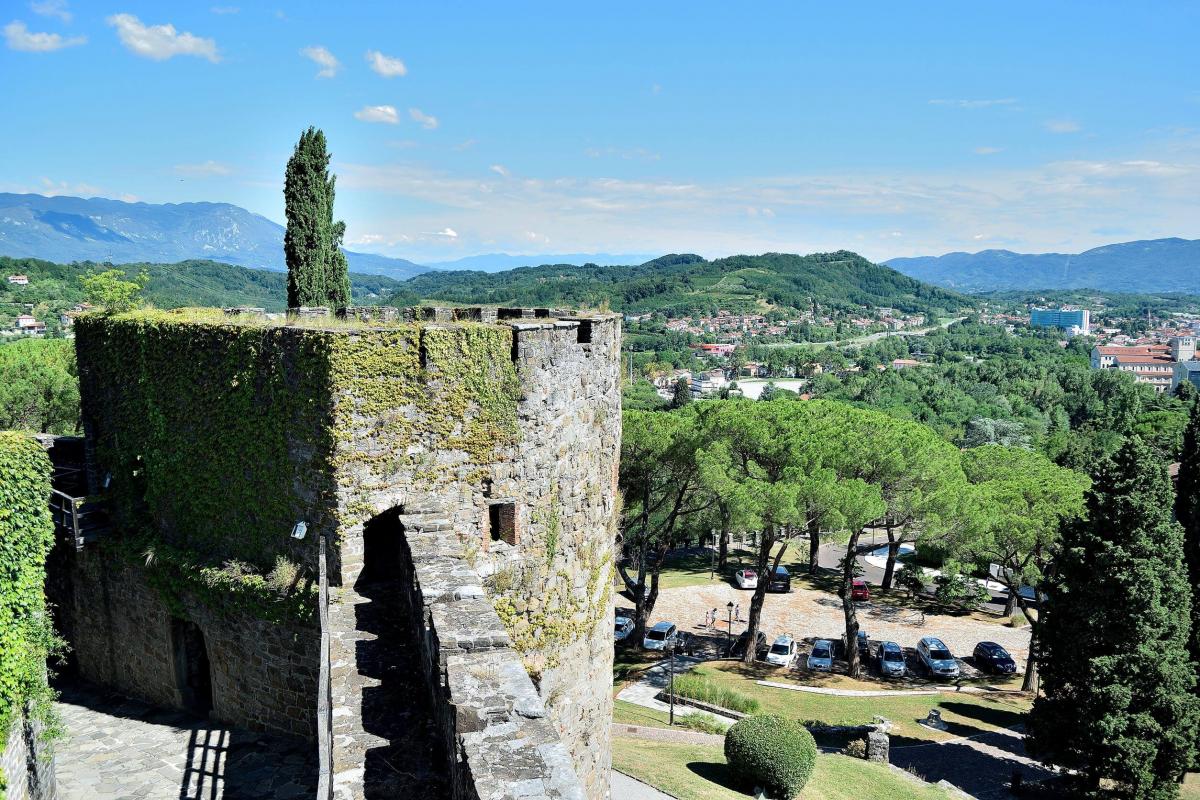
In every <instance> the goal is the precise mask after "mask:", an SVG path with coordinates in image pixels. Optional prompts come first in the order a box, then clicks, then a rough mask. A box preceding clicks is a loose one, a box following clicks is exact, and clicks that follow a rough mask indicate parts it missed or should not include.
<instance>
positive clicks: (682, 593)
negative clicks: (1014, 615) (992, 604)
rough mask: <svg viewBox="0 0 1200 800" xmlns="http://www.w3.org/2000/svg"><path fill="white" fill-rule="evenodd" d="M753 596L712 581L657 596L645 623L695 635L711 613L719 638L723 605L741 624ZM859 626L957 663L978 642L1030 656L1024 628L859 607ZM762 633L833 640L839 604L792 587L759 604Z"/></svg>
mask: <svg viewBox="0 0 1200 800" xmlns="http://www.w3.org/2000/svg"><path fill="white" fill-rule="evenodd" d="M752 594H753V592H751V591H750V590H745V589H736V588H734V587H733V586H731V585H729V584H727V583H716V582H714V583H713V584H712V585H709V586H682V587H679V588H676V589H666V590H663V591H661V592H660V593H659V596H658V602H657V603H656V604H655V608H654V614H653V616H652V617H651V618H650V622H651V624H653V623H655V622H659V621H662V620H670V621H671V622H674V623H675V624H676V625H678V626H679V629H680V630H683V631H691V632H695V633H699V632H701V631H703V630H704V624H703V623H704V614H705V612H706V611H710V610H712V609H713V608H716V609H718V612H719V616H720V618H721V619H720V621H719V622H718V624H717V630H718V631H719V632H720V633H722V634H723V633H724V631H725V618H726V616H727V612H726V604H727V603H729V602H731V601H732V602H734V603H739V604H741V607H742V619H743V620H744V619H745V618H746V617H747V616H748V615H749V613H750V598H751V595H752ZM858 622H859V625H860V626H861V628H862V629H863V630H865V631H866V632H867V633H868V634H869V635H870V637H871V640H872V641H893V642H898V643H899V644H900V646H902V647H905V648H912V647H915V646H916V644H917V641H918V640H919V639H920V638H921V637H923V636H937V637H938V638H939V639H941V640H942V641H943V642H945V643H946V645H947V646H948V647H949V648H950V652H952V653H954V655H956V656H958V657H959V658H960V659H961V658H964V657H967V656H970V655H971V651H972V650H973V649H974V648H975V645H976V643H978V642H981V641H992V642H998V643H1000V644H1001V645H1003V646H1004V647H1005V648H1006V649H1007V650H1008V651H1009V653H1011V654H1012V656H1013V658H1014V659H1015V660H1016V661H1017V664H1018V665H1019V666H1021V667H1023V666H1024V663H1025V658H1026V656H1027V655H1028V653H1029V631H1028V630H1027V629H1019V628H1009V627H1008V626H1006V625H1000V624H996V623H988V622H981V621H979V620H975V619H971V618H969V617H954V616H949V615H935V614H922V613H921V612H920V611H917V610H914V609H908V608H897V607H895V606H888V605H881V604H875V603H859V604H858ZM745 629H746V623H745V622H741V623H738V622H734V623H733V633H734V635H737V634H738V633H740V632H741V631H743V630H745ZM762 630H763V632H764V633H766V634H767V641H768V642H770V641H772V640H773V639H774V637H775V636H778V635H780V634H783V633H790V634H792V635H793V636H795V637H797V638H800V639H805V638H809V637H821V638H827V639H833V640H838V639H840V638H841V635H842V632H843V631H844V630H845V618H844V617H843V615H842V601H841V600H840V599H838V598H837V597H836V596H834V595H831V594H827V593H825V592H820V591H817V590H815V589H805V588H801V587H796V586H794V587H793V589H792V591H791V593H789V594H768V595H767V597H766V601H765V602H764V604H763V613H762Z"/></svg>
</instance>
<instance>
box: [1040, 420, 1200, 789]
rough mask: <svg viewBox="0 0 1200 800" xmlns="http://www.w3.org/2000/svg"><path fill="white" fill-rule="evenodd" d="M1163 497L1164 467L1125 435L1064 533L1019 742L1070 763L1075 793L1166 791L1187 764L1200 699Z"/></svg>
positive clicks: (1175, 532)
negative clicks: (1038, 676)
mask: <svg viewBox="0 0 1200 800" xmlns="http://www.w3.org/2000/svg"><path fill="white" fill-rule="evenodd" d="M1171 501H1172V496H1171V485H1170V482H1169V480H1168V478H1167V472H1166V468H1165V466H1164V465H1163V464H1162V463H1160V462H1158V461H1156V460H1155V458H1154V455H1153V453H1152V452H1151V450H1150V449H1149V448H1148V447H1146V445H1145V444H1144V443H1142V441H1141V440H1140V439H1137V438H1133V439H1131V440H1130V441H1129V442H1128V443H1127V444H1126V445H1125V446H1124V447H1122V448H1121V450H1120V451H1119V452H1118V453H1117V454H1116V455H1115V456H1114V458H1113V459H1112V460H1110V461H1106V462H1104V463H1103V464H1102V465H1101V466H1100V467H1099V469H1098V470H1097V473H1096V475H1095V476H1094V482H1093V486H1092V489H1091V491H1090V492H1089V493H1088V496H1087V510H1088V515H1087V517H1088V518H1087V519H1084V520H1081V521H1077V522H1073V523H1070V524H1068V525H1067V526H1066V528H1065V530H1064V531H1063V543H1062V545H1063V546H1062V555H1061V557H1060V558H1059V563H1058V570H1057V574H1056V576H1055V578H1054V579H1053V580H1052V581H1051V583H1050V584H1049V586H1048V592H1047V594H1048V597H1047V600H1046V604H1045V608H1044V612H1043V613H1044V614H1045V622H1044V628H1043V635H1042V638H1041V639H1040V643H1039V646H1038V650H1039V652H1038V660H1039V662H1040V663H1041V668H1042V688H1043V690H1044V692H1045V694H1044V696H1042V697H1039V698H1038V699H1037V700H1036V701H1035V702H1034V706H1033V711H1032V712H1031V713H1030V717H1029V729H1030V739H1029V742H1028V744H1029V749H1030V750H1031V752H1033V753H1034V754H1035V755H1037V756H1038V757H1039V758H1041V759H1042V760H1043V761H1045V762H1046V763H1052V764H1056V765H1059V766H1063V767H1069V768H1072V769H1074V770H1077V771H1078V777H1079V780H1080V782H1081V784H1082V786H1081V792H1080V793H1081V795H1082V796H1090V797H1119V798H1129V800H1165V798H1173V797H1176V796H1177V793H1178V786H1177V784H1178V782H1179V780H1180V779H1181V778H1182V776H1183V773H1184V771H1185V770H1186V769H1187V768H1188V765H1189V764H1190V763H1191V761H1192V757H1193V753H1194V738H1195V728H1196V726H1197V724H1200V705H1198V704H1197V701H1196V698H1195V696H1194V695H1193V694H1192V690H1193V688H1194V686H1195V682H1196V676H1195V672H1194V670H1193V668H1192V664H1191V663H1190V661H1189V658H1188V653H1187V637H1188V627H1189V621H1190V596H1189V594H1190V593H1189V591H1188V586H1187V578H1186V574H1185V572H1184V565H1183V532H1182V530H1181V529H1180V526H1179V525H1178V524H1176V523H1175V522H1174V521H1173V520H1172V519H1171Z"/></svg>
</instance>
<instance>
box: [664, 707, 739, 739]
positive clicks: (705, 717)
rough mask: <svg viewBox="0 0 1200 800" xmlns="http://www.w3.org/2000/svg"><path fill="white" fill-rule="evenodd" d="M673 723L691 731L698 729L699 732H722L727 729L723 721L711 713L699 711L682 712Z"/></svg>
mask: <svg viewBox="0 0 1200 800" xmlns="http://www.w3.org/2000/svg"><path fill="white" fill-rule="evenodd" d="M675 724H676V725H678V726H679V727H680V728H687V729H688V730H691V731H700V732H701V733H712V734H722V735H723V734H724V733H725V731H726V730H727V726H726V724H725V723H722V722H721V721H720V720H719V719H717V718H716V717H714V716H713V715H712V714H708V713H706V712H703V711H700V712H697V713H695V714H684V715H683V716H681V717H679V719H677V720H675Z"/></svg>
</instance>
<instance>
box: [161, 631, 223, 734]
mask: <svg viewBox="0 0 1200 800" xmlns="http://www.w3.org/2000/svg"><path fill="white" fill-rule="evenodd" d="M171 642H172V645H173V646H174V650H175V681H176V685H177V686H178V688H179V696H180V698H181V700H182V702H183V707H184V708H185V709H187V710H188V711H190V712H192V713H193V714H196V715H197V716H200V717H207V716H208V714H209V712H210V711H212V708H213V691H212V671H211V669H210V668H209V662H208V646H207V645H206V644H205V642H204V632H203V631H201V630H200V626H199V625H197V624H196V623H194V622H192V621H190V620H184V619H172V620H171Z"/></svg>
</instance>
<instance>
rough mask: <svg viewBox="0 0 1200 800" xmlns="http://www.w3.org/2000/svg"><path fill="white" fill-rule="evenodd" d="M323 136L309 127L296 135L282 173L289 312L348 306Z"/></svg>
mask: <svg viewBox="0 0 1200 800" xmlns="http://www.w3.org/2000/svg"><path fill="white" fill-rule="evenodd" d="M330 158H332V155H331V154H330V153H329V152H328V151H327V150H326V147H325V133H324V132H323V131H321V130H320V129H318V128H312V127H310V128H309V129H308V130H306V131H305V132H304V133H302V134H301V135H300V141H298V142H297V143H296V149H295V151H294V152H293V153H292V157H291V158H290V159H288V163H287V170H286V171H285V173H284V185H283V200H284V213H285V214H286V215H287V230H286V232H285V233H284V236H283V252H284V256H285V257H286V259H287V265H288V307H289V308H298V307H300V306H328V307H330V308H335V309H337V308H345V307H346V306H347V305H349V304H350V279H349V277H348V275H347V270H346V254H345V253H343V252H342V249H341V248H342V238H343V237H344V236H345V234H346V223H345V222H340V221H339V222H334V221H333V199H334V194H335V192H334V184H335V183H336V181H337V178H336V177H335V176H332V175H330V174H329V160H330Z"/></svg>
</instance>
